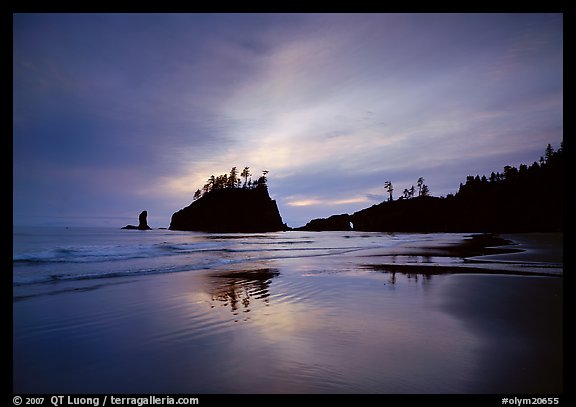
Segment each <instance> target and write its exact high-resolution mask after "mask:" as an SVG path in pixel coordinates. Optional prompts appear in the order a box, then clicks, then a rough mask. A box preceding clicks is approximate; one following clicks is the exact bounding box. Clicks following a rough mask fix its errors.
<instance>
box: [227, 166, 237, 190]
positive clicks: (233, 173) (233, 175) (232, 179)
mask: <svg viewBox="0 0 576 407" xmlns="http://www.w3.org/2000/svg"><path fill="white" fill-rule="evenodd" d="M237 180H238V170H237V169H236V167H232V169H231V170H230V175H229V176H228V183H227V186H228V187H229V188H235V187H236V181H237Z"/></svg>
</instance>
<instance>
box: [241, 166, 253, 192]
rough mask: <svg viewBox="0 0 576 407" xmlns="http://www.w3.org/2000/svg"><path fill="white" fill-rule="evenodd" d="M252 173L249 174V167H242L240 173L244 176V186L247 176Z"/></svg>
mask: <svg viewBox="0 0 576 407" xmlns="http://www.w3.org/2000/svg"><path fill="white" fill-rule="evenodd" d="M250 175H252V174H250V167H244V169H243V170H242V173H241V174H240V176H241V177H244V188H246V187H247V185H248V177H249V176H250Z"/></svg>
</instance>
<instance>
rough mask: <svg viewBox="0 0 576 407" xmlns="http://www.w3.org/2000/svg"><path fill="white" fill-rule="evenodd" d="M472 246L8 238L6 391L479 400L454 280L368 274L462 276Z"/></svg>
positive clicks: (112, 234)
mask: <svg viewBox="0 0 576 407" xmlns="http://www.w3.org/2000/svg"><path fill="white" fill-rule="evenodd" d="M467 236H468V235H463V234H380V233H359V232H323V233H310V232H284V233H270V234H250V235H241V234H218V235H215V234H200V233H188V232H172V231H166V230H156V231H146V232H142V231H119V230H118V231H117V230H107V229H80V230H43V231H38V230H36V231H32V230H28V231H25V230H16V231H15V235H14V239H15V245H14V253H13V257H14V269H13V274H14V325H13V326H14V333H13V338H14V348H13V355H14V369H13V370H14V391H15V392H25V393H26V392H44V393H54V392H63V393H64V392H90V393H92V392H106V393H112V392H114V393H118V392H131V393H135V392H143V393H154V392H156V393H170V392H179V393H467V392H474V391H475V390H477V389H478V387H477V384H478V383H480V382H481V381H480V380H479V378H478V372H479V369H480V367H482V366H483V365H481V363H480V362H481V359H482V355H481V354H480V353H479V349H483V347H484V346H485V341H484V339H483V335H482V334H479V332H478V330H477V329H471V327H470V324H468V323H467V321H466V320H465V319H463V318H462V317H461V316H460V315H457V314H455V313H451V312H447V311H446V306H445V302H446V301H445V300H446V295H445V292H446V288H447V287H450V286H451V284H452V283H451V281H452V280H451V276H450V275H427V274H426V275H425V274H418V273H407V274H403V273H390V272H386V271H385V269H378V268H374V267H371V266H373V265H375V264H376V265H378V266H379V267H380V266H381V265H382V264H386V263H389V264H421V265H423V266H426V267H434V265H450V266H456V267H463V268H466V267H468V262H466V261H465V259H462V258H459V257H454V256H452V255H450V253H449V252H447V251H445V250H444V248H445V247H449V246H450V245H452V244H455V243H458V242H460V241H462V239H464V238H466V237H467ZM512 266H513V265H512ZM512 266H511V265H510V264H507V265H506V267H512ZM540 266H543V265H542V264H541V265H539V267H538V269H541V268H542V267H540ZM523 269H524V268H523ZM546 270H548V268H547V269H546ZM559 270H560V271H559ZM549 271H550V273H551V274H557V273H558V272H561V269H559V268H558V265H550V267H549ZM555 279H556V278H555ZM482 369H485V367H482ZM488 391H489V390H488Z"/></svg>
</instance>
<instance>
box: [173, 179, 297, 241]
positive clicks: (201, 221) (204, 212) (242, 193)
mask: <svg viewBox="0 0 576 407" xmlns="http://www.w3.org/2000/svg"><path fill="white" fill-rule="evenodd" d="M169 229H170V230H189V231H205V232H276V231H282V230H287V229H288V227H287V226H286V225H285V224H284V223H283V222H282V217H281V216H280V212H279V211H278V206H277V205H276V201H274V200H272V199H271V198H270V195H269V194H268V188H267V187H259V188H252V189H249V188H225V189H219V190H213V191H210V192H208V193H205V194H204V195H203V196H202V197H201V198H199V199H197V200H196V201H194V202H192V203H191V204H190V205H188V206H187V207H186V208H184V209H181V210H179V211H178V212H176V213H174V214H173V215H172V219H171V222H170V228H169Z"/></svg>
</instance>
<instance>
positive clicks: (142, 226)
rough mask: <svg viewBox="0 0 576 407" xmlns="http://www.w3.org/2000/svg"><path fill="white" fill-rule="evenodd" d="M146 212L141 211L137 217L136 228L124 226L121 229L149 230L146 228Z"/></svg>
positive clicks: (148, 227)
mask: <svg viewBox="0 0 576 407" xmlns="http://www.w3.org/2000/svg"><path fill="white" fill-rule="evenodd" d="M147 218H148V212H147V211H142V212H141V213H140V215H139V216H138V226H134V225H126V226H124V227H123V228H122V229H137V230H151V229H152V228H151V227H150V226H148V221H147Z"/></svg>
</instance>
